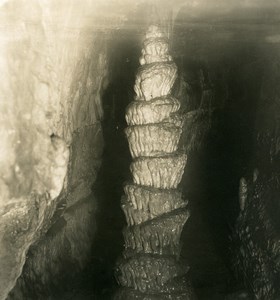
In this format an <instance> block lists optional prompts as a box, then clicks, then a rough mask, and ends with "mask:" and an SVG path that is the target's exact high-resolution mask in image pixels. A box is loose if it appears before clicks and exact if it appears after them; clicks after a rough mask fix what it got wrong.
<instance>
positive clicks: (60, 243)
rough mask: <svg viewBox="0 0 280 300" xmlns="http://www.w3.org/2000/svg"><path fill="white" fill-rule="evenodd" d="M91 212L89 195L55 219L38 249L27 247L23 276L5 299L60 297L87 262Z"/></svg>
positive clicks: (91, 237) (92, 202)
mask: <svg viewBox="0 0 280 300" xmlns="http://www.w3.org/2000/svg"><path fill="white" fill-rule="evenodd" d="M95 209H96V203H95V201H93V198H92V196H91V197H88V198H86V199H84V200H83V201H81V202H80V203H77V204H76V205H75V206H72V207H71V209H68V210H67V211H66V212H65V213H64V215H63V216H62V217H60V218H59V219H57V220H56V222H55V223H54V224H53V226H52V227H51V229H50V230H49V231H48V232H47V233H46V235H45V236H44V238H43V239H42V240H40V242H39V244H38V246H37V245H35V246H33V247H31V248H30V251H29V253H28V255H29V259H28V261H27V263H26V264H25V266H24V268H23V274H22V276H21V277H20V278H19V279H18V281H17V286H16V288H14V289H13V291H12V292H11V293H10V295H9V297H8V299H18V300H20V299H38V298H37V297H38V296H39V297H41V299H42V298H46V297H50V296H53V297H54V298H55V297H57V296H58V295H57V293H61V294H63V292H64V291H65V288H68V286H67V283H68V282H71V280H73V279H74V278H75V275H76V274H77V272H78V271H79V270H82V269H83V267H84V265H85V264H86V262H87V260H88V257H89V254H90V249H91V248H90V245H92V242H93V237H94V232H95V221H94V214H95ZM34 292H35V293H34Z"/></svg>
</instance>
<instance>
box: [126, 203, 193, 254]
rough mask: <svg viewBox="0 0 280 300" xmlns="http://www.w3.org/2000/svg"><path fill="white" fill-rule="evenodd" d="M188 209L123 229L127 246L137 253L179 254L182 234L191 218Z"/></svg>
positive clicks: (175, 211)
mask: <svg viewBox="0 0 280 300" xmlns="http://www.w3.org/2000/svg"><path fill="white" fill-rule="evenodd" d="M189 216H190V213H189V211H188V210H185V209H180V210H174V211H172V213H167V214H165V215H163V216H161V217H158V218H155V219H152V220H149V221H146V222H144V223H142V224H139V225H135V226H131V227H127V228H125V229H124V231H123V235H124V240H125V248H126V249H132V250H134V251H135V252H136V253H141V252H143V253H153V254H166V255H168V254H172V255H176V256H178V250H180V236H181V232H182V230H183V226H184V224H185V223H186V221H187V219H188V218H189Z"/></svg>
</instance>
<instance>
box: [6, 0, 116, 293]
mask: <svg viewBox="0 0 280 300" xmlns="http://www.w3.org/2000/svg"><path fill="white" fill-rule="evenodd" d="M1 5H2V6H1V18H0V19H1V21H0V34H1V41H0V64H1V74H2V75H1V76H2V78H4V79H5V80H1V84H0V93H1V97H0V98H1V100H0V101H1V102H0V108H1V109H0V128H1V145H0V270H1V272H0V299H6V297H7V295H8V293H9V291H10V290H11V289H12V288H13V287H14V286H15V284H16V280H17V279H18V277H19V276H20V275H21V272H22V269H23V270H24V271H23V274H22V276H21V277H20V279H19V280H18V284H17V286H16V288H15V289H14V292H13V293H12V294H11V296H10V297H11V298H12V297H13V296H14V297H16V298H17V297H18V298H19V299H32V297H35V298H36V299H38V298H40V297H41V296H40V293H41V292H43V291H42V289H43V286H45V287H48V286H49V285H50V284H51V282H52V281H53V282H54V281H57V283H58V282H59V280H57V279H55V278H54V276H53V275H55V274H61V270H59V269H60V268H61V267H62V265H63V264H64V263H65V264H66V265H67V264H68V263H69V264H70V265H71V264H74V265H75V263H74V261H76V260H77V259H76V258H77V257H79V259H78V261H79V262H78V265H80V264H82V263H81V262H80V260H81V261H84V260H85V258H86V255H87V253H88V251H89V249H90V242H89V239H88V240H85V239H84V241H83V242H81V243H80V241H79V239H78V236H79V235H80V234H81V232H83V233H84V235H85V236H88V235H89V236H90V235H91V234H90V232H91V231H92V229H91V228H90V225H89V224H90V221H89V220H88V219H87V214H86V213H85V212H86V211H88V209H86V208H83V207H84V206H83V205H84V204H82V203H81V201H80V200H81V199H83V198H86V197H87V196H88V195H89V194H90V193H91V186H92V184H93V182H94V181H95V178H96V174H97V171H98V168H99V165H100V159H101V152H102V144H103V141H102V132H101V125H100V121H101V119H102V114H103V112H102V106H101V96H102V90H103V89H104V88H105V87H106V84H107V72H108V69H107V46H106V37H105V36H104V35H103V34H102V33H101V32H98V31H96V30H95V28H94V26H95V25H96V24H93V23H92V20H93V19H94V20H95V21H96V20H97V19H96V18H94V15H95V14H96V16H97V15H98V10H97V11H96V9H97V6H100V4H99V3H98V4H94V3H90V2H87V3H86V5H80V3H79V2H77V1H74V0H72V1H60V2H59V3H58V2H57V1H48V2H42V1H37V0H33V1H28V3H27V2H26V1H21V0H15V1H5V2H4V3H3V4H2V3H1ZM112 20H113V19H112ZM119 22H120V20H119V19H118V20H116V23H119ZM79 201H80V202H79ZM73 205H74V206H73ZM92 205H93V204H89V206H90V207H91V208H90V209H89V211H94V207H92ZM66 208H67V210H65V209H66ZM73 210H75V212H73V220H72V221H69V219H67V218H66V216H67V214H69V213H70V211H73ZM80 210H81V211H82V213H79V211H80ZM61 215H63V217H61ZM82 215H85V217H84V219H83V218H82ZM90 216H91V218H92V217H93V213H91V214H90ZM61 218H63V219H64V221H59V220H62V219H61ZM66 219H67V220H66ZM57 224H60V225H57ZM60 226H62V227H63V229H61V228H60ZM81 228H82V229H81ZM46 232H48V234H49V232H52V234H50V236H49V237H48V239H47V241H46V240H44V239H43V238H42V239H39V238H40V237H41V236H43V235H44V233H46ZM65 235H66V236H67V242H64V241H65ZM82 236H83V234H81V237H82ZM35 243H36V245H35ZM32 244H34V246H33V247H32V255H30V253H31V252H30V253H29V252H28V249H29V248H30V246H31V245H32ZM56 247H57V248H56ZM75 247H80V249H79V250H78V248H77V249H76V250H74V249H75ZM67 249H68V250H69V249H72V250H73V253H72V254H70V253H69V252H68V250H67ZM72 250H71V251H72ZM30 251H31V250H30ZM45 253H47V254H46V255H45ZM78 253H79V255H78ZM27 256H28V259H27V260H26V258H27ZM60 259H61V264H57V263H55V264H52V262H57V261H59V260H60ZM23 266H24V267H23ZM33 272H34V276H33V275H32V274H33ZM31 286H32V292H33V293H34V295H30V294H28V293H27V291H29V292H31V289H30V287H31ZM21 292H23V293H25V294H24V297H23V298H21V297H20V296H17V295H21ZM26 293H27V294H26ZM36 293H37V294H36ZM42 297H43V296H42Z"/></svg>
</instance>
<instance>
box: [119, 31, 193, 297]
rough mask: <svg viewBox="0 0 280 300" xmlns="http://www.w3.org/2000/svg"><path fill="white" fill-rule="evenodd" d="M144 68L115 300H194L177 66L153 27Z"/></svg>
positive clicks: (132, 117)
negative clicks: (184, 249) (186, 245)
mask: <svg viewBox="0 0 280 300" xmlns="http://www.w3.org/2000/svg"><path fill="white" fill-rule="evenodd" d="M140 64H141V67H140V68H139V70H138V73H137V76H136V82H135V87H134V89H135V92H136V97H135V100H134V101H133V102H132V103H130V104H129V105H128V107H127V110H126V121H127V124H128V127H127V128H126V130H125V133H126V136H127V139H128V143H129V148H130V152H131V155H132V158H133V161H132V163H131V165H130V170H131V173H132V178H133V182H129V183H127V184H126V185H125V187H124V191H125V195H124V196H123V198H122V201H121V205H122V209H123V211H124V214H125V217H126V221H127V224H128V226H127V227H126V228H125V229H124V230H123V235H124V240H125V250H124V252H123V257H122V258H121V259H120V260H119V261H118V263H117V268H116V269H117V270H116V277H117V281H118V283H119V284H120V285H121V286H122V288H121V289H119V291H118V292H117V294H116V295H115V299H122V300H123V299H146V300H149V299H151V300H152V299H193V294H192V291H191V287H190V284H189V280H188V278H187V276H186V275H187V273H188V269H189V268H188V267H187V266H186V265H184V264H182V263H181V262H180V261H179V257H180V250H181V245H180V236H181V232H182V230H183V226H184V224H185V222H186V221H187V219H188V218H189V216H190V213H189V211H188V209H187V208H186V206H187V202H186V201H184V200H183V199H182V194H181V192H180V191H179V190H178V189H177V187H178V184H179V183H180V181H181V178H182V175H183V172H184V168H185V165H186V162H187V155H186V154H185V153H184V152H183V151H182V150H181V149H179V148H180V147H179V145H180V143H179V141H180V137H181V134H182V126H183V119H182V118H181V117H180V115H179V113H178V111H179V109H180V102H179V101H178V100H177V99H175V98H174V97H172V96H171V95H170V93H171V90H172V87H173V84H174V82H175V80H176V77H177V67H176V64H175V63H174V62H173V61H172V57H171V56H170V55H169V47H168V41H167V40H166V38H165V37H164V35H163V34H162V33H161V31H160V30H159V28H158V27H156V26H151V27H150V28H149V29H148V32H147V34H146V37H145V40H144V49H143V50H142V56H141V58H140Z"/></svg>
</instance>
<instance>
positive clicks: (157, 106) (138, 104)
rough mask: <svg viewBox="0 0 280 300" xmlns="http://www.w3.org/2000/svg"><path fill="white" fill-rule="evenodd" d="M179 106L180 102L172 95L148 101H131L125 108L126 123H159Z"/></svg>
mask: <svg viewBox="0 0 280 300" xmlns="http://www.w3.org/2000/svg"><path fill="white" fill-rule="evenodd" d="M179 108H180V102H179V101H178V100H177V99H175V98H173V97H163V98H156V99H153V100H150V101H149V102H144V101H133V102H131V103H130V104H129V105H128V107H127V109H126V121H127V124H128V125H136V124H138V125H144V124H149V123H160V122H163V121H165V119H168V118H169V116H170V114H171V113H174V112H176V111H178V110H179Z"/></svg>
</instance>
